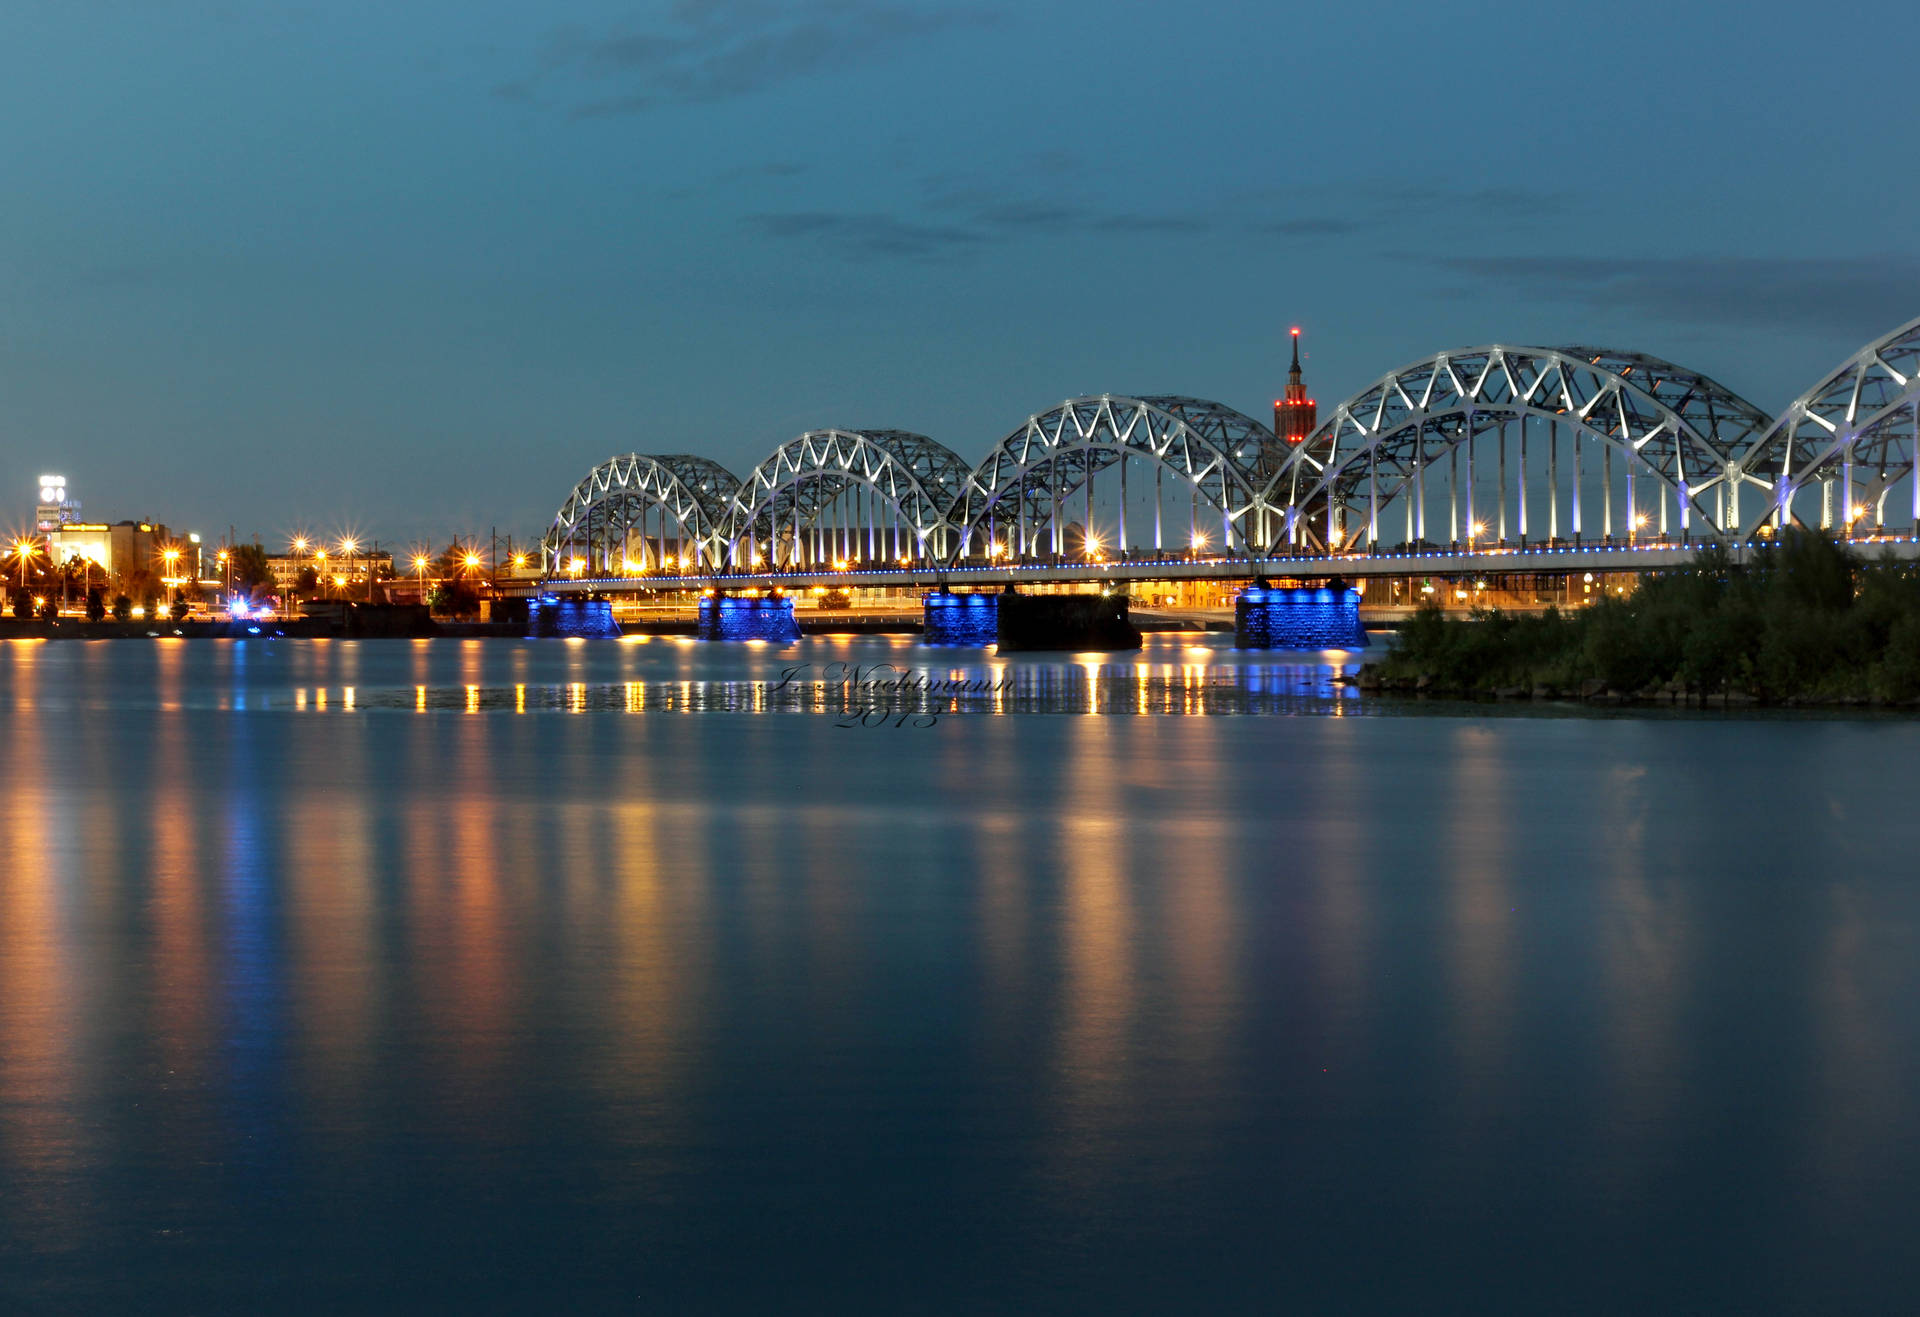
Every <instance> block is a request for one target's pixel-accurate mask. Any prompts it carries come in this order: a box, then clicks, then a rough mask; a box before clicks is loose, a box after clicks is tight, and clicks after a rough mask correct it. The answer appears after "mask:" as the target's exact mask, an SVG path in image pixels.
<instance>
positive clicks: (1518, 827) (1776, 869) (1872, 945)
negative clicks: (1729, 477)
mask: <svg viewBox="0 0 1920 1317" xmlns="http://www.w3.org/2000/svg"><path fill="white" fill-rule="evenodd" d="M1221 640H1222V638H1218V637H1215V638H1208V639H1206V640H1196V639H1195V638H1193V637H1184V638H1155V639H1154V640H1153V642H1152V643H1151V644H1150V646H1149V648H1148V650H1147V651H1146V652H1145V653H1144V654H1143V655H1142V656H1140V658H1139V659H1138V660H1137V661H1135V660H1132V659H1123V660H1120V661H1117V662H1116V661H1113V660H1110V659H1102V658H1099V657H1096V656H1091V655H1089V656H1081V657H1079V658H1074V659H1064V658H1063V659H1054V660H1049V659H1042V658H1028V659H1023V660H1019V661H1012V662H1007V663H1004V664H1003V663H999V662H997V661H990V660H988V659H984V658H982V657H980V655H979V654H978V653H977V652H976V653H965V652H962V653H961V654H960V655H958V656H956V655H955V654H950V653H949V654H937V655H936V654H934V653H932V652H930V651H924V650H919V649H916V648H914V647H912V646H910V645H908V644H906V643H904V642H899V641H893V640H887V639H878V638H876V639H871V640H857V641H833V640H814V641H809V642H805V643H803V644H802V645H800V646H797V647H793V648H791V649H788V650H784V651H782V650H774V649H767V648H762V647H740V648H733V647H703V646H698V645H694V644H691V643H686V642H676V641H650V642H644V643H637V644H614V643H593V644H567V643H559V642H541V643H516V642H501V641H494V642H448V641H434V642H405V641H392V642H363V643H347V642H295V641H276V642H258V641H253V642H247V643H245V644H230V643H224V642H195V643H185V642H158V643H153V644H139V643H128V642H103V643H78V642H63V643H55V644H46V643H28V642H20V643H8V644H5V645H0V719H3V720H4V721H0V736H3V737H4V739H3V740H0V771H3V772H4V790H0V830H3V832H4V850H0V1309H4V1310H5V1311H7V1312H34V1313H38V1312H49V1313H59V1312H84V1313H96V1312H97V1313H134V1312H139V1313H307V1312H326V1313H334V1312H338V1313H369V1312H390V1311H431V1312H554V1311H571V1312H634V1313H642V1312H645V1313H654V1312H685V1313H709V1312H714V1313H728V1312H763V1313H772V1312H811V1311H823V1310H831V1311H839V1312H864V1311H879V1312H923V1313H974V1312H1009V1313H1011V1312H1023V1313H1024V1312H1078V1311H1097V1312H1141V1313H1169V1312H1223V1313H1241V1312H1246V1313H1254V1312H1258V1313H1270V1312H1276V1311H1299V1312H1321V1313H1374V1312H1382V1313H1419V1312H1474V1313H1489V1312H1500V1313H1508V1312H1511V1313H1697V1312H1753V1313H1809V1314H1812V1313H1887V1312H1897V1311H1906V1310H1910V1308H1911V1304H1912V1295H1913V1293H1914V1288H1913V1287H1914V1285H1915V1282H1916V1281H1920V1267H1917V1266H1916V1264H1915V1262H1914V1260H1913V1258H1914V1254H1915V1250H1914V1249H1913V1247H1912V1242H1911V1236H1912V1231H1913V1222H1914V1220H1915V1217H1916V1209H1920V1137H1916V1136H1917V1135H1920V1125H1917V1123H1916V1117H1917V1116H1920V1111H1917V1110H1916V1096H1917V1091H1920V1090H1917V1089H1916V1083H1917V1081H1920V1010H1917V1008H1916V1006H1915V1002H1916V1001H1920V958H1917V956H1916V951H1917V947H1916V917H1920V892H1917V885H1916V878H1915V873H1914V856H1915V855H1916V854H1920V809H1917V808H1916V771H1915V770H1916V767H1917V766H1920V725H1916V724H1914V723H1910V722H1906V721H1899V720H1879V721H1869V720H1859V721H1849V720H1842V719H1834V720H1806V721H1786V720H1760V719H1738V718H1731V719H1729V718H1703V719H1675V718H1666V719H1659V718H1640V717H1613V718H1604V719H1603V718H1550V717H1513V716H1499V717H1495V716H1488V713H1487V712H1483V711H1475V710H1472V709H1456V710H1454V712H1453V713H1452V714H1444V713H1443V714H1442V715H1440V716H1431V715H1430V716H1417V717H1404V716H1369V715H1373V714H1377V713H1379V712H1380V711H1381V708H1382V706H1379V705H1377V704H1370V703H1369V702H1368V701H1366V700H1364V699H1362V698H1360V697H1357V696H1354V695H1352V694H1350V693H1349V692H1348V690H1347V689H1346V688H1341V687H1337V686H1335V685H1333V684H1331V682H1330V681H1329V676H1330V675H1331V669H1329V668H1327V667H1325V666H1323V665H1322V664H1321V663H1320V661H1319V658H1318V656H1312V655H1299V656H1277V657H1276V656H1254V655H1236V654H1234V653H1233V652H1232V651H1230V650H1227V649H1225V648H1223V647H1222V644H1221ZM802 664H811V665H812V667H810V668H803V669H801V670H800V671H798V672H795V673H793V674H792V675H788V673H787V670H788V669H792V668H796V667H798V665H802ZM834 664H856V665H859V667H860V669H861V672H862V674H864V675H865V676H871V675H873V671H874V669H873V668H872V667H871V666H870V665H874V664H892V665H894V666H895V668H896V669H899V670H903V671H911V672H913V673H915V674H918V675H922V676H925V677H927V678H928V680H929V681H930V682H931V681H936V680H939V681H965V682H968V683H972V685H971V686H970V687H969V688H966V689H961V688H958V687H956V688H952V690H951V693H948V694H939V693H937V692H935V691H930V690H927V689H922V688H915V689H912V690H909V691H905V692H895V693H892V694H886V693H879V694H876V693H875V692H874V691H873V690H871V689H866V690H863V689H862V688H861V687H860V686H859V685H858V684H857V682H856V683H855V684H853V685H849V684H848V683H847V681H846V677H847V676H848V675H849V674H848V671H847V670H846V669H835V668H833V667H832V665H834ZM880 671H881V673H882V674H883V675H884V674H885V672H886V671H887V670H886V669H881V670H880ZM1389 707H1391V708H1398V709H1404V708H1405V707H1406V706H1389ZM848 709H852V710H853V712H854V713H855V714H859V713H877V712H884V714H885V716H883V717H882V718H880V719H879V722H880V723H881V724H883V725H876V726H868V727H857V726H856V727H845V726H841V725H840V724H842V723H845V722H849V721H857V719H856V718H849V717H847V716H845V711H846V710H848ZM904 713H911V714H913V715H914V717H913V718H911V719H908V720H907V725H905V726H896V725H895V724H896V723H897V722H899V721H900V719H899V717H898V715H900V714H904ZM928 720H931V721H932V722H933V725H932V726H917V725H915V724H916V723H917V722H924V721H928ZM869 721H873V720H872V719H869Z"/></svg>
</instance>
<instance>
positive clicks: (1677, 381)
mask: <svg viewBox="0 0 1920 1317" xmlns="http://www.w3.org/2000/svg"><path fill="white" fill-rule="evenodd" d="M1516 419H1518V420H1520V421H1521V422H1522V424H1523V426H1524V423H1525V422H1526V421H1528V420H1537V421H1545V422H1550V423H1554V424H1557V425H1561V426H1567V427H1570V431H1571V432H1572V433H1575V434H1578V435H1584V436H1586V437H1589V438H1593V439H1597V440H1599V441H1600V442H1601V443H1603V444H1605V445H1609V446H1611V447H1613V448H1614V449H1616V450H1618V451H1619V452H1621V453H1623V454H1625V455H1626V457H1627V460H1628V462H1629V464H1630V465H1637V467H1638V468H1639V469H1641V470H1643V471H1646V472H1649V473H1651V474H1652V475H1653V476H1654V477H1655V478H1656V479H1657V480H1659V481H1660V482H1661V483H1662V484H1664V485H1665V486H1666V487H1667V489H1668V490H1669V491H1670V492H1671V494H1672V496H1673V497H1674V499H1675V501H1676V503H1677V505H1678V507H1679V509H1680V520H1681V525H1682V527H1683V529H1685V530H1686V531H1688V532H1689V533H1693V534H1701V533H1704V534H1706V535H1709V536H1717V535H1722V534H1728V533H1731V530H1732V529H1735V528H1737V525H1738V511H1737V509H1738V506H1739V498H1738V488H1739V485H1740V484H1741V483H1742V482H1743V481H1750V479H1751V478H1750V477H1749V476H1748V475H1747V474H1746V473H1745V471H1744V469H1743V468H1742V467H1741V466H1740V464H1739V462H1738V458H1739V457H1740V456H1741V455H1742V454H1743V453H1744V452H1745V451H1746V450H1747V449H1748V448H1749V447H1750V446H1751V444H1752V442H1753V440H1754V438H1755V436H1757V435H1758V434H1759V433H1760V432H1761V431H1763V430H1764V429H1765V428H1766V425H1767V420H1768V418H1767V416H1766V414H1765V413H1764V412H1762V411H1761V410H1760V409H1759V408H1757V407H1755V406H1754V405H1753V404H1752V403H1750V402H1747V401H1746V400H1745V399H1743V398H1741V397H1740V396H1739V395H1737V394H1735V393H1733V392H1732V391H1731V390H1729V389H1727V388H1725V387H1724V386H1722V385H1720V384H1717V383H1715V382H1714V381H1713V380H1711V379H1709V378H1707V377H1706V376H1704V375H1701V374H1699V373H1697V372H1695V371H1690V370H1686V369H1683V368H1682V367H1679V366H1676V365H1674V364H1673V363H1671V362H1667V361H1662V360H1660V359H1659V358H1657V357H1649V356H1644V355H1641V354H1638V353H1630V352H1615V351H1611V350H1608V349H1601V348H1590V347H1564V348H1537V347H1514V346H1506V345H1501V344H1495V345H1491V346H1487V347H1474V348H1462V349H1458V350H1455V351H1451V352H1441V353H1438V354H1436V355H1434V356H1432V357H1429V358H1427V359H1426V360H1424V361H1418V362H1415V363H1414V364H1412V365H1410V366H1407V367H1404V368H1403V369H1400V370H1397V371H1394V372H1393V373H1392V374H1390V375H1387V376H1384V377H1382V378H1381V379H1379V380H1377V381H1375V383H1374V384H1373V385H1372V386H1371V387H1369V388H1367V389H1366V390H1364V391H1362V392H1361V393H1359V394H1357V395H1356V396H1354V397H1353V398H1350V399H1348V400H1347V401H1346V402H1343V403H1341V404H1340V405H1339V406H1338V407H1336V408H1335V409H1334V412H1333V414H1332V415H1331V416H1329V417H1328V418H1327V419H1326V420H1325V421H1324V422H1322V423H1321V425H1320V426H1319V428H1318V429H1317V430H1315V431H1314V433H1313V434H1312V435H1310V436H1309V437H1308V438H1307V440H1306V441H1305V442H1304V443H1302V444H1301V445H1300V447H1299V448H1298V449H1297V450H1296V451H1294V452H1293V453H1291V454H1289V455H1288V456H1287V458H1286V460H1285V462H1284V463H1283V464H1282V465H1281V468H1280V470H1279V472H1278V474H1277V475H1276V476H1275V477H1274V478H1273V480H1272V481H1271V482H1270V483H1269V485H1268V486H1267V488H1266V489H1265V490H1264V491H1263V492H1264V494H1265V502H1266V503H1267V504H1268V505H1269V506H1274V507H1281V508H1284V509H1286V510H1287V514H1288V521H1289V524H1288V526H1287V530H1286V534H1287V537H1288V539H1289V540H1290V541H1291V542H1294V543H1300V542H1303V541H1304V542H1307V543H1311V544H1315V545H1318V546H1320V547H1323V548H1329V549H1334V550H1339V549H1344V548H1349V547H1353V546H1355V545H1357V544H1361V543H1371V542H1374V541H1377V540H1378V538H1379V514H1380V508H1381V507H1383V506H1385V505H1386V504H1387V503H1389V502H1391V501H1392V500H1393V499H1395V498H1397V497H1400V496H1402V495H1409V496H1410V495H1411V493H1412V491H1414V489H1415V487H1416V486H1417V485H1418V483H1419V481H1420V480H1421V479H1422V476H1423V473H1424V472H1425V470H1426V469H1427V468H1429V467H1430V466H1431V465H1432V464H1433V463H1434V461H1435V460H1436V459H1442V458H1446V457H1448V456H1449V454H1450V453H1451V452H1452V450H1454V449H1456V448H1457V447H1459V446H1461V445H1464V444H1469V443H1470V442H1471V441H1472V440H1473V439H1474V438H1475V437H1477V436H1479V435H1483V434H1486V433H1487V432H1489V431H1492V430H1496V429H1498V428H1499V427H1501V426H1503V425H1504V424H1505V423H1506V422H1508V421H1512V420H1516ZM1523 488H1524V486H1523ZM1521 524H1522V525H1523V526H1524V524H1525V523H1524V519H1523V520H1522V523H1521ZM1523 533H1524V532H1523ZM1416 537H1417V538H1421V539H1426V538H1428V537H1427V536H1426V534H1425V531H1424V527H1422V528H1421V530H1420V531H1419V532H1418V534H1417V536H1416Z"/></svg>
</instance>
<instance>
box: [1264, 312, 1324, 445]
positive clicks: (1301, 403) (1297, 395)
mask: <svg viewBox="0 0 1920 1317" xmlns="http://www.w3.org/2000/svg"><path fill="white" fill-rule="evenodd" d="M1319 415H1320V408H1319V407H1318V406H1317V405H1316V404H1315V403H1314V401H1313V399H1311V398H1309V397H1308V396H1307V386H1306V385H1305V384H1304V383H1302V382H1301V379H1300V331H1299V330H1298V329H1296V330H1294V331H1293V367H1292V369H1290V370H1289V371H1288V372H1287V393H1286V396H1285V397H1284V398H1280V399H1277V400H1276V401H1275V402H1274V404H1273V432H1274V434H1276V435H1278V436H1279V437H1280V438H1281V439H1284V440H1286V442H1288V443H1290V444H1300V443H1304V442H1306V438H1307V436H1308V435H1310V434H1312V433H1313V427H1314V425H1315V423H1316V422H1317V421H1318V420H1319Z"/></svg>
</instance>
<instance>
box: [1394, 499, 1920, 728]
mask: <svg viewBox="0 0 1920 1317" xmlns="http://www.w3.org/2000/svg"><path fill="white" fill-rule="evenodd" d="M1357 681H1358V684H1359V686H1360V688H1361V689H1362V690H1363V691H1375V692H1399V693H1415V694H1432V695H1447V696H1464V697H1469V698H1499V699H1549V700H1584V701H1590V702H1597V703H1609V704H1624V703H1667V704H1696V705H1709V706H1715V707H1725V706H1730V705H1747V704H1757V705H1779V706H1795V705H1838V706H1878V707H1889V708H1894V707H1910V706H1915V705H1920V570H1917V569H1916V568H1915V567H1914V566H1913V565H1911V564H1904V563H1894V562H1875V563H1866V562H1863V561H1862V560H1860V559H1859V558H1858V557H1856V556H1855V555H1853V554H1852V553H1850V552H1848V551H1847V550H1845V549H1843V548H1842V547H1841V546H1839V545H1837V544H1835V543H1833V542H1832V541H1829V540H1827V539H1825V538H1823V537H1822V536H1819V535H1817V534H1814V533H1811V532H1805V531H1797V530H1795V531H1789V532H1787V534H1786V535H1785V536H1783V537H1782V543H1781V545H1780V547H1779V549H1778V550H1777V551H1776V552H1775V553H1772V554H1769V555H1767V556H1766V558H1765V559H1763V560H1762V562H1761V563H1760V564H1759V565H1756V566H1752V567H1736V566H1734V565H1733V564H1732V563H1731V562H1730V561H1729V559H1728V557H1727V555H1726V554H1725V552H1724V551H1721V550H1706V551H1703V552H1702V553H1701V554H1699V555H1698V556H1697V557H1696V559H1695V560H1694V562H1693V564H1692V565H1691V566H1689V567H1687V568H1685V569H1682V570H1679V571H1672V572H1664V573H1660V574H1657V575H1653V576H1649V577H1648V578H1647V579H1646V580H1645V581H1643V582H1642V584H1641V586H1640V588H1639V589H1638V590H1637V591H1635V592H1634V593H1632V594H1630V595H1626V596H1622V597H1617V598H1606V599H1602V600H1601V601H1600V602H1598V603H1596V604H1594V605H1593V606H1592V607H1590V608H1584V609H1580V610H1578V611H1576V612H1571V613H1561V612H1557V611H1549V612H1547V613H1545V614H1542V615H1540V616H1535V617H1519V616H1513V615H1510V614H1505V613H1501V612H1499V611H1498V610H1487V611H1483V612H1479V613H1476V614H1474V615H1473V616H1472V617H1471V618H1469V619H1466V620H1459V619H1454V618H1449V617H1446V616H1444V615H1442V614H1441V613H1440V612H1439V611H1438V610H1437V609H1423V610H1422V611H1421V612H1420V613H1418V614H1416V615H1415V616H1414V618H1413V619H1412V620H1410V621H1409V622H1408V623H1407V625H1406V626H1405V627H1403V628H1402V630H1401V632H1400V637H1399V641H1398V643H1397V644H1396V645H1395V647H1394V648H1393V649H1392V650H1391V651H1390V652H1388V653H1387V654H1386V655H1385V656H1384V657H1383V658H1382V659H1381V660H1380V661H1379V662H1378V663H1372V664H1368V665H1367V666H1366V667H1365V668H1364V669H1362V671H1361V673H1360V676H1359V677H1358V679H1357Z"/></svg>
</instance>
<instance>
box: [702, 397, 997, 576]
mask: <svg viewBox="0 0 1920 1317" xmlns="http://www.w3.org/2000/svg"><path fill="white" fill-rule="evenodd" d="M966 478H967V464H966V463H965V462H963V461H961V460H960V458H959V457H958V456H956V455H955V454H954V453H953V451H952V450H951V449H948V448H947V447H946V446H945V445H943V444H939V443H936V442H935V441H934V440H932V439H929V438H927V437H926V436H925V435H923V434H913V433H910V432H908V431H906V430H837V429H835V430H809V431H807V432H806V433H805V434H803V435H801V436H799V437H798V438H796V439H791V440H789V441H787V442H786V443H784V444H782V445H781V446H780V447H779V448H778V449H777V450H776V451H775V452H774V454H773V456H771V457H769V458H767V459H766V461H764V462H762V463H760V465H758V466H756V467H755V468H754V469H753V470H752V471H749V472H748V473H747V476H746V479H745V480H743V481H742V482H741V484H740V489H739V491H738V492H737V493H736V494H735V496H734V498H733V501H732V506H731V508H730V510H729V517H728V527H727V538H728V540H729V542H730V546H731V558H732V561H733V563H734V565H735V566H736V567H746V566H749V565H750V563H749V561H747V559H748V558H750V557H751V556H752V553H757V552H758V550H757V548H755V549H752V550H751V551H750V552H749V553H747V554H744V555H743V553H742V541H747V542H748V543H749V544H750V545H755V546H757V545H759V544H761V543H765V544H767V546H768V549H769V552H770V553H771V554H772V555H773V557H774V559H775V560H776V561H778V559H779V557H780V554H779V545H780V543H782V542H783V539H784V540H785V542H789V543H797V542H798V541H799V540H800V538H801V536H802V535H803V533H804V532H806V531H808V530H810V529H814V528H816V526H817V525H818V524H819V522H820V518H821V516H822V514H823V513H824V512H825V511H826V509H827V508H829V507H830V506H832V505H834V504H835V503H836V502H837V501H839V500H840V499H841V497H842V496H843V495H845V494H847V493H849V492H850V491H855V490H859V489H865V490H869V491H871V492H872V494H873V495H874V496H875V497H876V498H877V499H878V500H879V501H880V502H881V503H883V504H885V505H886V507H887V508H888V510H889V511H890V513H891V514H892V516H893V517H894V518H896V519H897V522H898V525H899V528H900V529H901V530H903V531H905V532H907V533H910V534H911V535H912V537H913V541H914V544H915V545H916V546H917V547H918V549H919V551H920V552H921V553H926V552H936V553H937V552H942V551H944V548H945V545H944V540H945V538H946V536H947V533H948V531H949V530H950V523H949V521H948V513H949V512H950V511H951V510H952V508H953V505H954V502H955V500H956V499H957V498H958V497H959V495H960V490H961V488H962V487H963V486H964V485H965V483H966ZM869 530H871V527H869Z"/></svg>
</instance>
